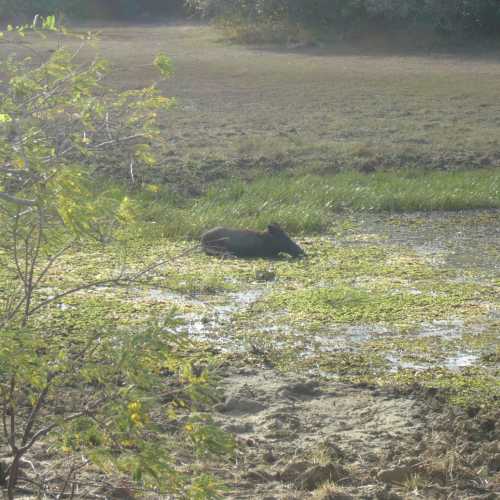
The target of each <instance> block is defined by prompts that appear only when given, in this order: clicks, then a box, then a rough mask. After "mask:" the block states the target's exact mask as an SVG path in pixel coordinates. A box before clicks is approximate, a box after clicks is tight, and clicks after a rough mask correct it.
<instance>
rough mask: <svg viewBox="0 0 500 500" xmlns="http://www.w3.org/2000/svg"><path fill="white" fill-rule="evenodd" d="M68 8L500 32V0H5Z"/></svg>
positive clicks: (9, 8)
mask: <svg viewBox="0 0 500 500" xmlns="http://www.w3.org/2000/svg"><path fill="white" fill-rule="evenodd" d="M57 12H64V13H65V14H66V15H68V16H70V17H71V16H72V17H76V18H82V17H87V18H135V17H138V16H144V15H147V14H150V15H153V16H157V15H169V14H180V13H184V12H187V13H190V14H196V15H199V16H202V17H204V18H213V17H219V18H225V19H226V20H233V21H238V22H240V23H249V24H250V23H259V22H269V21H276V22H286V23H289V24H295V25H301V26H304V27H308V28H328V27H333V28H335V27H339V28H342V29H351V28H352V29H363V28H370V29H387V28H406V27H408V26H423V27H431V28H434V29H436V30H438V31H440V32H441V33H442V34H466V33H476V34H487V35H495V34H496V35H500V0H0V19H2V20H10V19H19V18H23V17H24V19H26V18H29V17H30V16H34V15H35V14H40V15H47V14H53V13H57Z"/></svg>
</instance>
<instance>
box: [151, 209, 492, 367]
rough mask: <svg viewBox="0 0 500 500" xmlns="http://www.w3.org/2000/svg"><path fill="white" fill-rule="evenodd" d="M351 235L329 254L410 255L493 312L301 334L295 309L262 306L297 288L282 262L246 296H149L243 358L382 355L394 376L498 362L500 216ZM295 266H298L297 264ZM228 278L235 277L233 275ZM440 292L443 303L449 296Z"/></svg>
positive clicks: (365, 218) (354, 226) (367, 223)
mask: <svg viewBox="0 0 500 500" xmlns="http://www.w3.org/2000/svg"><path fill="white" fill-rule="evenodd" d="M344 226H345V227H346V228H347V229H345V230H343V231H342V232H338V233H336V234H335V233H334V234H332V235H331V236H327V237H326V240H327V243H326V244H327V245H332V246H334V247H337V248H338V247H350V248H351V250H352V252H353V255H356V249H362V248H363V247H366V246H369V247H370V248H380V249H384V250H387V251H388V254H389V255H391V254H394V255H398V256H399V257H398V258H400V256H401V255H403V256H405V255H412V256H416V258H422V259H424V260H425V262H426V263H428V264H429V265H430V266H432V269H436V270H437V271H441V270H444V269H446V270H450V272H452V277H448V278H447V279H449V280H451V281H452V283H454V286H456V289H457V291H459V290H460V289H461V287H463V286H465V285H470V284H472V285H474V286H478V287H481V286H483V285H484V286H487V287H489V288H488V289H489V290H490V291H491V290H493V292H492V293H490V295H489V297H484V304H483V305H484V306H485V307H484V308H483V313H482V314H481V315H477V316H476V317H474V318H471V317H467V316H464V315H463V312H460V311H458V312H457V314H456V315H454V314H453V310H451V312H448V313H447V314H445V315H443V316H441V317H439V316H438V317H432V316H433V315H432V314H430V316H429V318H426V319H425V320H422V321H420V322H419V323H418V324H413V325H412V326H411V327H410V328H408V327H407V328H404V329H401V328H395V327H394V325H391V324H386V323H384V322H369V321H367V322H359V323H351V324H349V323H346V322H335V321H324V322H323V323H322V324H319V325H318V324H316V325H315V326H314V328H311V327H310V325H308V321H307V318H305V319H304V320H303V321H302V322H301V323H300V324H299V325H298V324H297V323H296V322H292V321H289V320H288V311H287V307H286V302H285V307H283V308H282V309H281V310H277V311H276V310H275V311H273V312H267V311H265V309H264V310H263V309H262V307H259V304H260V303H261V302H262V301H263V300H265V299H266V297H268V296H270V295H272V294H273V293H275V292H277V291H280V290H282V289H283V288H286V286H288V285H287V281H288V278H287V276H286V275H283V276H281V275H280V267H279V265H280V263H279V262H278V263H277V264H273V263H271V264H270V265H271V266H274V269H275V271H276V273H275V274H276V275H275V276H274V274H271V275H270V276H271V278H270V279H269V280H268V281H265V280H264V281H262V280H260V281H259V279H258V273H257V275H256V276H255V279H250V280H248V282H246V284H245V285H244V286H242V287H241V288H240V289H239V290H237V291H223V292H217V293H194V294H176V293H172V292H169V291H165V290H162V289H151V290H150V292H149V293H150V295H151V297H152V298H153V299H155V298H161V299H162V300H165V299H167V300H168V301H172V302H173V303H179V304H184V305H185V306H186V305H187V306H188V309H189V311H188V312H181V313H179V315H178V318H179V319H180V320H181V324H180V325H179V326H177V327H176V331H177V332H179V333H185V334H187V335H189V336H190V337H192V338H195V339H197V340H202V341H207V342H210V343H213V344H214V345H215V346H216V348H217V349H218V350H220V351H221V352H240V353H241V352H246V351H251V350H254V349H255V346H260V347H262V346H267V347H269V346H271V345H272V349H289V350H295V351H296V353H297V356H298V357H299V358H301V359H307V358H308V357H309V356H311V357H313V358H314V356H317V355H318V353H321V354H322V356H328V353H331V354H336V355H339V354H342V353H347V354H355V353H358V352H365V353H366V352H368V351H369V350H370V349H372V348H373V347H374V346H375V347H376V350H377V352H378V354H379V356H378V358H377V359H378V361H377V363H379V364H381V365H384V366H385V367H386V369H387V370H389V371H397V370H399V369H401V368H403V369H415V370H424V369H427V368H432V367H442V368H447V369H450V370H457V369H461V368H464V367H468V366H472V365H476V364H478V363H481V360H482V359H484V358H485V357H488V356H490V358H491V356H492V355H495V352H496V350H497V349H498V341H499V338H498V324H499V318H500V308H499V301H498V299H499V297H500V296H499V295H498V294H497V296H496V298H495V291H496V292H498V291H499V287H498V284H499V279H500V214H499V213H498V211H472V212H471V211H469V212H463V213H460V212H454V213H448V214H446V213H445V214H443V213H423V214H411V215H370V214H363V215H361V216H359V217H356V218H355V219H351V220H350V222H349V224H347V225H346V224H344ZM316 241H317V240H316V239H315V238H308V239H307V240H306V244H307V248H308V252H310V253H312V254H314V248H315V246H316ZM323 245H325V241H324V238H323ZM286 263H287V265H289V266H293V265H294V264H293V261H288V260H287V261H286ZM338 264H339V263H337V265H338ZM212 265H217V262H216V261H212ZM242 265H243V266H244V265H248V266H249V267H252V266H255V261H252V260H249V261H245V262H243V263H242ZM332 265H335V262H333V264H332ZM226 279H227V280H231V279H232V277H231V276H226ZM369 279H370V273H369V271H368V273H365V275H360V276H357V277H356V278H355V279H354V280H353V287H354V288H356V286H357V283H363V282H364V281H366V280H369ZM439 280H440V277H439V276H436V283H437V285H439ZM428 281H429V280H428ZM431 284H432V280H431ZM407 285H408V286H407V293H409V294H415V295H419V294H421V293H422V292H421V291H420V290H419V289H418V288H416V287H412V284H411V278H410V283H407ZM296 286H297V287H299V286H301V285H300V284H297V285H296ZM319 286H331V287H332V288H335V283H334V282H332V283H321V285H319ZM390 286H394V285H393V284H392V285H388V288H390ZM387 292H391V290H390V289H388V290H387ZM432 293H435V294H436V296H438V295H439V293H440V292H431V294H432ZM467 301H469V302H471V300H470V299H468V298H464V304H465V305H467ZM476 302H477V301H476ZM480 302H481V300H480ZM474 305H477V304H474ZM455 307H456V306H455ZM424 315H425V314H424ZM381 346H384V347H381ZM259 349H260V348H259Z"/></svg>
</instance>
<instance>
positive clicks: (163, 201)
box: [139, 169, 500, 239]
mask: <svg viewBox="0 0 500 500" xmlns="http://www.w3.org/2000/svg"><path fill="white" fill-rule="evenodd" d="M139 205H140V207H141V209H142V210H141V214H142V215H141V219H142V221H143V222H144V224H143V225H142V228H141V229H142V234H143V235H144V236H146V235H147V234H148V233H149V234H150V235H153V236H164V237H170V238H188V239H189V238H196V237H198V236H199V235H200V233H201V232H203V231H204V230H206V229H208V228H210V227H213V226H216V225H228V226H233V227H254V228H261V229H263V228H265V227H266V225H267V224H269V222H271V221H276V222H279V223H280V224H282V225H283V226H284V227H285V228H286V229H287V230H288V231H290V232H291V233H292V234H312V233H319V232H321V231H324V230H327V229H331V228H332V227H333V226H334V225H335V222H336V221H337V219H336V217H335V214H336V213H339V212H346V211H372V212H380V211H381V212H384V211H391V212H414V211H432V210H464V209H487V208H500V171H498V169H497V170H494V169H481V170H475V171H470V170H467V171H466V170H462V171H453V172H440V171H438V172H436V171H422V170H419V171H410V170H406V171H397V172H395V171H394V172H393V171H386V172H376V173H373V174H368V175H365V174H362V173H359V172H353V171H349V172H343V173H340V174H337V175H325V176H319V175H305V176H297V177H294V176H289V175H285V174H280V175H274V176H265V177H262V178H260V179H258V180H255V181H253V182H252V183H250V184H248V183H245V182H243V181H241V180H235V181H232V182H225V183H223V184H214V185H212V186H210V187H209V189H208V190H207V192H206V193H205V194H203V195H202V196H200V197H198V198H192V199H182V198H179V197H178V196H175V195H173V194H172V193H170V192H165V191H161V190H160V192H158V193H151V192H146V193H142V194H141V195H140V196H139Z"/></svg>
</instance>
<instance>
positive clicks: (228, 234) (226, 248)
mask: <svg viewBox="0 0 500 500" xmlns="http://www.w3.org/2000/svg"><path fill="white" fill-rule="evenodd" d="M201 245H202V248H203V250H204V252H205V253H207V254H208V255H234V256H236V257H277V256H278V254H279V253H281V252H283V253H287V254H290V255H291V256H292V257H303V256H304V255H305V253H304V251H303V250H302V248H300V247H299V246H298V245H297V244H296V243H294V242H293V241H292V240H291V239H290V237H289V236H288V235H287V234H286V233H285V231H283V229H281V227H280V226H279V225H278V224H269V226H267V231H262V232H259V231H250V230H248V229H228V228H226V227H216V228H214V229H210V230H209V231H207V232H206V233H204V234H203V235H202V237H201Z"/></svg>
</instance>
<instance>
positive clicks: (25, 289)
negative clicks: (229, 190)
mask: <svg viewBox="0 0 500 500" xmlns="http://www.w3.org/2000/svg"><path fill="white" fill-rule="evenodd" d="M42 24H43V26H44V27H45V28H46V29H48V30H55V18H53V17H49V18H47V19H44V20H42ZM29 31H30V30H29V28H28V27H26V26H24V27H20V28H19V29H18V30H17V33H16V31H15V30H12V29H10V31H8V32H6V33H2V34H1V35H2V36H3V39H4V40H5V39H10V42H11V43H14V42H15V39H14V37H15V36H16V34H19V35H22V36H23V37H26V36H33V35H31V34H30V33H29ZM76 50H77V52H71V51H67V50H64V49H63V48H61V49H59V50H56V51H55V52H54V53H53V54H52V55H51V56H50V58H49V59H48V60H38V61H35V60H32V59H31V58H24V59H23V58H19V57H16V55H15V53H14V54H13V55H12V56H11V57H9V58H7V60H4V61H1V64H0V74H1V75H2V79H1V80H0V228H1V234H0V420H1V421H3V423H4V425H3V426H1V427H0V488H5V490H6V491H5V492H6V496H7V497H8V498H9V499H11V498H14V497H15V496H16V494H17V493H18V488H19V486H20V483H22V485H23V486H24V487H25V488H27V487H29V488H30V491H32V492H33V496H38V494H39V496H51V497H58V498H61V497H63V496H65V495H66V494H68V495H69V496H72V494H71V491H72V489H73V491H74V488H75V484H76V482H77V481H78V480H79V479H78V475H79V474H80V473H83V472H84V471H85V470H87V471H88V469H89V467H88V466H89V465H91V464H93V466H94V467H99V468H100V469H101V470H102V471H104V472H108V473H110V472H113V473H115V474H117V477H118V478H120V477H121V478H122V479H123V480H124V481H125V482H126V479H125V478H126V477H127V476H128V478H129V481H133V482H134V483H132V484H135V486H134V487H137V488H153V487H154V488H155V492H156V493H157V494H158V495H167V494H170V493H174V494H175V495H176V496H177V497H190V494H189V490H190V489H194V490H196V491H198V492H200V491H202V493H203V492H207V495H206V496H203V495H202V496H200V498H210V494H211V493H210V492H213V491H215V490H217V489H218V486H216V484H215V483H214V481H213V480H212V479H211V478H207V477H206V475H203V474H202V475H200V476H199V477H196V475H194V476H193V477H189V475H187V474H183V473H181V472H180V471H179V470H178V469H177V468H176V465H175V459H174V458H172V457H171V455H173V454H174V453H175V450H176V447H179V446H180V447H182V451H183V463H186V458H187V457H188V456H189V455H186V452H191V455H192V459H193V460H194V459H195V457H196V456H198V455H199V454H200V453H226V452H228V451H230V450H231V447H232V442H231V440H230V439H228V438H227V436H225V435H224V434H222V433H221V432H220V431H219V430H218V429H216V428H215V427H214V426H213V425H211V423H210V421H209V420H208V419H207V418H206V417H203V418H202V417H200V416H199V415H197V413H196V411H197V410H198V409H199V408H203V407H204V405H205V404H206V403H207V402H208V398H209V396H210V394H211V393H212V388H211V378H210V377H209V372H210V369H209V367H210V359H207V358H206V357H204V356H203V355H201V356H198V355H195V354H193V353H194V352H195V350H194V348H193V346H192V345H191V344H190V343H189V342H188V340H187V339H183V338H180V337H179V335H177V334H175V333H174V331H173V329H172V328H173V326H174V321H173V319H172V318H171V317H169V316H168V315H167V316H166V317H165V318H163V322H162V323H161V324H158V321H153V320H151V322H147V321H144V322H143V323H142V324H140V325H135V327H127V328H125V327H121V328H120V327H118V326H116V325H115V322H109V321H108V322H106V321H103V318H102V314H101V313H100V312H99V303H98V302H96V301H92V297H90V298H89V299H88V301H87V302H85V303H84V302H78V301H76V304H74V305H73V306H72V309H71V314H70V317H69V320H68V321H67V322H64V321H62V317H61V311H62V310H61V308H59V307H58V302H60V301H61V300H62V299H63V298H64V299H65V300H67V299H68V298H69V297H75V294H76V293H77V292H78V293H82V292H84V291H85V290H87V291H89V290H92V289H95V288H97V287H102V286H115V287H117V286H123V285H129V284H131V283H136V282H137V281H138V280H141V281H142V280H144V279H147V277H148V276H150V274H151V273H152V271H153V270H154V269H155V267H157V266H158V263H154V262H153V263H149V264H147V263H146V264H144V267H143V268H141V269H137V268H133V269H131V270H127V268H126V266H125V265H124V263H121V264H118V266H116V269H114V270H113V269H99V272H98V274H99V276H88V275H87V274H85V275H84V277H82V279H81V281H76V282H75V281H74V280H75V277H73V278H71V277H69V279H68V277H67V276H59V278H57V279H55V280H54V275H56V276H57V271H54V268H55V266H57V264H58V263H59V262H60V259H61V258H67V257H70V258H76V261H77V262H78V258H79V254H78V249H79V248H80V247H82V246H85V245H98V246H99V248H100V249H101V251H103V245H108V246H109V242H110V240H112V239H113V237H116V236H118V235H119V236H120V237H121V238H123V231H122V232H120V227H121V226H126V225H127V224H128V223H129V222H130V221H131V218H132V210H131V207H130V202H129V200H128V199H127V197H126V196H124V195H122V194H121V192H120V190H119V189H107V188H106V184H105V183H104V185H102V182H101V180H102V177H101V172H102V167H103V165H106V164H107V163H108V161H107V159H108V158H109V157H116V156H117V155H118V153H120V154H121V155H122V157H123V158H128V160H127V164H128V165H133V166H134V168H137V169H140V168H141V165H142V166H144V168H146V167H147V166H148V165H150V164H152V163H154V161H155V159H154V156H153V152H152V149H151V144H152V143H155V142H157V141H159V140H160V137H159V130H158V127H157V124H156V121H157V114H158V113H159V112H161V111H162V110H168V109H169V107H170V106H171V104H172V100H171V99H168V98H166V97H164V96H162V95H160V94H159V93H158V90H157V88H156V86H155V85H154V84H153V85H151V86H150V87H147V88H144V89H138V90H132V91H124V92H117V91H115V90H114V89H111V88H108V87H107V86H106V84H105V83H104V77H105V75H106V73H107V68H108V64H107V62H106V61H104V60H102V59H100V58H96V59H94V60H93V62H91V63H89V64H84V63H82V62H81V61H78V62H77V61H76V60H75V58H76V55H77V54H78V49H76ZM155 63H156V66H157V68H158V70H159V72H160V74H161V75H162V76H164V77H166V76H168V74H169V72H170V63H169V59H168V58H167V57H166V56H164V55H159V56H157V58H156V60H155ZM123 155H125V156H123ZM115 239H116V240H117V241H116V243H115V246H116V253H117V255H118V256H119V255H120V252H121V251H122V250H123V248H122V245H120V239H119V238H115ZM96 240H97V241H96ZM115 260H116V259H115ZM80 266H81V264H80ZM77 267H78V264H77ZM51 280H52V281H51ZM75 300H76V299H75ZM84 306H86V307H84ZM42 312H43V313H45V314H42ZM52 320H55V321H52ZM61 321H62V323H61ZM195 363H198V364H197V367H196V370H194V368H193V366H194V365H195ZM165 398H166V401H165ZM160 408H162V410H164V411H163V412H162V411H158V410H159V409H160ZM167 412H168V415H169V417H168V422H166V421H165V420H163V421H162V420H160V421H159V418H158V414H159V413H160V414H162V415H165V414H166V413H167ZM7 422H8V425H7ZM167 423H168V426H167V425H166V424H167ZM47 440H49V441H50V449H51V450H52V452H51V453H56V455H57V457H58V459H60V460H62V461H63V462H64V463H65V464H68V469H67V470H66V471H65V472H63V471H61V470H58V471H57V472H56V473H55V474H53V473H52V472H51V473H50V474H45V476H46V477H45V478H44V474H43V473H42V471H41V469H42V468H43V463H40V461H39V460H38V457H37V456H36V455H33V453H34V451H33V450H34V449H36V448H37V447H39V446H40V443H46V441H47ZM42 460H44V459H42ZM26 463H29V464H30V465H31V469H30V471H27V472H26V471H24V470H23V471H21V469H22V468H23V467H24V464H26ZM94 470H95V469H94ZM49 477H50V479H49ZM40 478H42V479H40ZM122 479H120V481H121V480H122ZM110 480H111V479H110ZM203 488H205V489H203ZM42 492H43V493H42ZM115 496H118V494H117V495H115ZM212 498H215V496H212Z"/></svg>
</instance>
